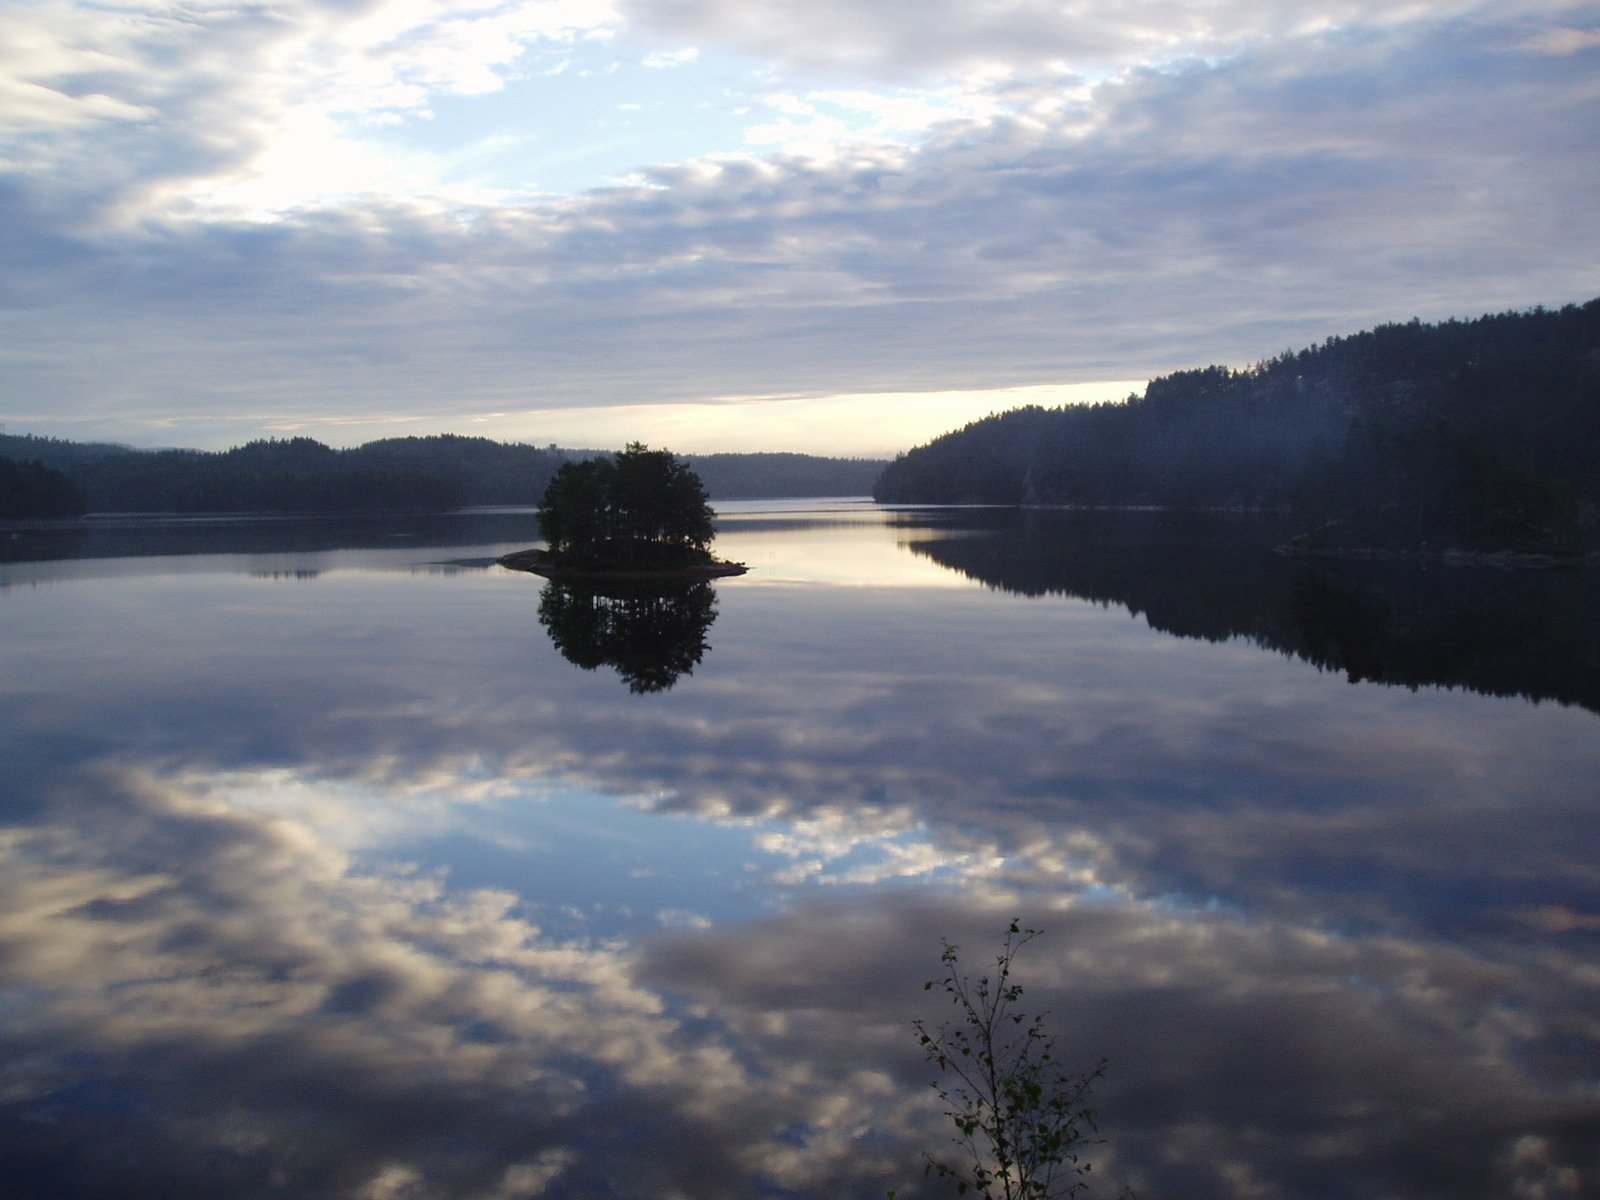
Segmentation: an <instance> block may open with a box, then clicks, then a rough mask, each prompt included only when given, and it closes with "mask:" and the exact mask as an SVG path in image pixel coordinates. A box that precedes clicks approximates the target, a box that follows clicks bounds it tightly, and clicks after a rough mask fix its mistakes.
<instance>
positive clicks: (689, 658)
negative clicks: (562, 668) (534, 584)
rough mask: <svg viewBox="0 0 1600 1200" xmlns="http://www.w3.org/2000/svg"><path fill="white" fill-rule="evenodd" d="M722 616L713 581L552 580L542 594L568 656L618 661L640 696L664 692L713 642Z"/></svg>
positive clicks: (544, 611) (589, 663) (548, 623)
mask: <svg viewBox="0 0 1600 1200" xmlns="http://www.w3.org/2000/svg"><path fill="white" fill-rule="evenodd" d="M716 619H717V596H716V592H715V591H714V590H713V589H712V587H711V585H710V584H709V583H704V582H699V583H673V584H668V583H613V584H609V585H598V584H590V583H570V582H555V581H552V582H550V583H547V584H546V585H545V588H544V591H543V593H542V594H541V595H540V597H539V623H540V624H541V625H543V626H544V627H545V629H546V630H547V631H549V634H550V640H551V641H552V642H553V643H555V647H556V649H557V650H559V651H561V656H562V657H563V658H565V659H566V660H567V661H568V662H570V663H572V664H573V665H574V666H578V667H582V668H583V669H584V670H585V671H592V670H594V669H595V668H596V667H601V666H606V667H610V668H612V670H614V671H616V673H617V674H618V675H620V676H621V677H622V679H623V681H624V682H625V683H626V684H627V685H628V690H629V691H630V692H633V693H634V694H635V695H639V694H643V693H646V692H664V691H666V690H667V689H668V688H670V687H671V686H672V685H673V684H675V683H677V682H678V677H679V676H681V675H688V674H690V673H691V672H693V670H694V669H695V667H697V666H699V665H700V660H701V658H703V657H704V656H705V652H706V651H707V650H708V649H710V644H709V643H708V642H707V641H706V631H707V630H709V629H710V628H711V623H712V622H713V621H715V620H716Z"/></svg>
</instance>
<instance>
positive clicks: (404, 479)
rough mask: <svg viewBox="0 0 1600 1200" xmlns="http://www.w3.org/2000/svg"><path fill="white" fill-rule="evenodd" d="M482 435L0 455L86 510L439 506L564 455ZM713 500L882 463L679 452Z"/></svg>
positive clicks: (762, 493) (5, 444) (855, 489)
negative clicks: (56, 479) (69, 489)
mask: <svg viewBox="0 0 1600 1200" xmlns="http://www.w3.org/2000/svg"><path fill="white" fill-rule="evenodd" d="M595 453H596V451H592V450H562V449H559V448H557V447H556V446H554V445H550V446H529V445H523V444H521V443H509V442H496V441H492V440H490V439H489V438H481V437H458V436H455V435H453V434H441V435H438V436H435V437H406V438H385V439H383V440H382V441H376V442H368V443H367V444H366V445H364V446H356V447H354V448H352V449H348V450H336V449H333V448H332V447H329V446H324V445H323V444H322V443H321V442H317V441H314V440H312V439H311V438H290V439H287V440H270V441H258V442H251V443H249V444H248V445H244V446H237V447H235V448H234V449H232V450H226V451H222V452H219V453H212V452H209V451H203V450H135V449H131V448H129V447H127V446H114V445H107V444H103V443H87V442H67V441H61V440H58V439H56V438H36V437H30V436H25V435H24V436H18V435H3V434H0V455H10V456H11V457H14V458H21V459H37V460H39V461H40V462H42V463H43V464H44V465H45V466H46V467H50V468H54V469H55V470H57V471H60V472H62V473H63V474H65V475H66V476H67V477H68V478H69V479H70V480H71V481H72V482H73V483H74V484H76V485H77V487H78V488H80V489H81V490H82V491H83V493H84V496H85V498H86V499H87V501H88V506H89V510H90V511H91V512H99V513H107V512H189V513H194V512H303V513H334V512H339V513H348V512H441V511H445V510H448V509H452V508H459V507H463V506H485V505H513V504H536V503H538V501H539V498H540V496H542V495H543V494H544V490H545V488H546V487H547V486H548V485H549V483H550V479H551V477H552V476H553V475H554V474H555V473H556V471H557V470H558V469H559V468H560V467H561V464H562V463H563V462H566V461H568V460H569V459H584V458H590V457H593V456H594V455H595ZM688 461H689V462H690V465H691V466H692V467H693V468H694V469H695V470H696V471H697V472H699V473H700V476H701V479H702V481H703V482H704V483H705V486H706V490H707V492H708V493H709V494H710V496H711V498H712V499H713V500H721V499H735V498H746V497H776V496H864V495H866V494H867V492H868V491H869V490H870V489H871V487H872V481H873V480H874V479H875V478H877V475H878V472H879V471H880V470H882V468H883V465H884V464H883V463H882V462H877V461H869V460H865V459H838V458H819V457H817V456H815V455H808V454H710V455H703V456H701V457H699V458H693V459H689V460H688Z"/></svg>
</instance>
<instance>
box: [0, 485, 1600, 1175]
mask: <svg viewBox="0 0 1600 1200" xmlns="http://www.w3.org/2000/svg"><path fill="white" fill-rule="evenodd" d="M531 527H532V521H531V518H530V517H529V516H528V514H526V513H481V514H476V515H471V516H463V517H458V518H451V519H423V518H408V519H395V520H391V521H382V522H370V523H367V524H365V525H362V526H347V525H341V524H338V523H332V522H245V523H238V522H150V521H135V520H125V521H121V522H100V523H95V524H90V525H87V526H82V527H78V528H76V529H74V530H68V531H66V532H61V531H56V532H51V533H41V532H40V531H39V530H37V529H18V530H12V531H3V532H0V539H3V544H4V545H5V547H6V549H5V550H4V552H0V560H3V561H0V630H3V637H0V748H3V759H0V761H3V763H4V767H3V770H4V785H3V790H0V1180H3V1181H4V1182H3V1184H0V1193H3V1194H4V1195H5V1196H7V1197H53V1198H66V1200H73V1198H76V1197H117V1198H119V1200H122V1198H142V1197H162V1198H163V1200H169V1198H171V1197H197V1198H206V1197H280V1196H281V1197H313V1198H316V1197H352V1198H368V1200H388V1198H394V1200H410V1198H419V1200H420V1198H433V1197H439V1198H450V1200H457V1198H460V1200H466V1198H469V1197H470V1198H479V1197H482V1198H497V1197H504V1198H510V1197H521V1196H536V1195H549V1196H557V1197H603V1196H617V1197H647V1198H648V1197H662V1198H666V1197H697V1198H700V1197H703V1198H707V1200H715V1198H721V1197H730V1198H731V1197H760V1196H770V1197H795V1198H807V1200H809V1198H811V1197H817V1198H821V1197H830V1198H833V1197H881V1196H882V1195H883V1193H884V1190H885V1189H886V1188H887V1187H891V1186H898V1187H899V1188H900V1189H901V1193H900V1194H901V1195H902V1196H922V1195H926V1196H934V1195H942V1194H946V1193H945V1192H941V1191H939V1190H937V1189H935V1188H934V1187H933V1185H932V1184H930V1183H925V1182H924V1181H923V1178H922V1171H921V1161H922V1160H921V1155H922V1152H923V1151H924V1150H925V1149H937V1148H938V1147H939V1145H940V1144H941V1142H942V1141H943V1139H944V1137H945V1134H944V1130H943V1128H942V1125H941V1121H942V1118H940V1116H939V1114H938V1112H937V1109H936V1107H935V1106H934V1105H933V1103H932V1096H931V1092H930V1091H929V1089H928V1087H927V1083H928V1080H929V1076H928V1075H927V1073H926V1071H925V1069H924V1066H923V1063H922V1062H921V1058H920V1052H919V1050H918V1048H917V1046H916V1044H915V1042H914V1039H913V1038H912V1036H911V1034H910V1030H909V1022H910V1021H911V1020H912V1019H913V1018H915V1017H918V1016H927V1017H931V1018H934V1019H938V1018H940V1017H942V1015H943V1014H942V1013H941V1012H940V1011H939V1009H938V1008H937V1006H936V1005H934V1003H933V1001H932V1000H931V999H930V997H929V995H928V994H926V993H924V991H923V990H922V986H921V984H922V981H923V980H925V979H927V978H929V977H930V976H931V975H933V974H935V973H936V972H937V969H938V954H939V940H940V938H941V937H948V938H950V939H952V940H954V941H956V942H957V943H959V944H961V945H962V946H963V947H964V948H966V949H967V950H968V951H969V952H970V955H971V958H972V959H973V961H974V962H977V961H981V959H982V958H983V957H984V955H985V954H987V953H988V952H989V951H990V949H991V948H992V947H993V946H994V944H995V942H996V940H997V937H998V935H999V933H1000V932H1001V931H1002V930H1003V928H1004V926H1005V924H1006V922H1007V921H1008V920H1009V919H1010V918H1011V917H1012V916H1013V915H1021V916H1023V917H1024V919H1025V920H1027V921H1028V922H1029V923H1031V924H1034V925H1038V926H1040V927H1042V928H1043V929H1044V930H1045V931H1046V933H1045V936H1044V937H1043V938H1042V939H1040V941H1038V942H1037V943H1035V944H1034V945H1033V946H1030V947H1029V950H1028V955H1027V957H1026V959H1025V961H1024V963H1023V972H1022V978H1023V982H1024V983H1025V984H1026V986H1027V988H1028V993H1027V995H1028V999H1029V1000H1030V1002H1035V1003H1037V1004H1038V1005H1039V1006H1044V1007H1048V1008H1050V1009H1051V1011H1052V1012H1053V1014H1054V1017H1055V1022H1056V1026H1057V1028H1058V1029H1059V1030H1060V1031H1061V1035H1062V1038H1063V1041H1064V1043H1065V1044H1066V1045H1067V1046H1069V1047H1070V1049H1071V1051H1072V1053H1073V1054H1074V1055H1075V1056H1076V1057H1077V1058H1078V1059H1079V1060H1081V1062H1082V1064H1083V1065H1084V1066H1085V1067H1087V1066H1090V1065H1092V1064H1093V1063H1094V1062H1095V1061H1097V1060H1098V1059H1099V1058H1101V1057H1104V1058H1106V1059H1107V1060H1108V1062H1109V1074H1108V1076H1107V1078H1106V1081H1105V1083H1104V1085H1103V1086H1102V1088H1101V1091H1100V1093H1099V1101H1100V1105H1099V1107H1100V1112H1101V1116H1102V1118H1103V1120H1102V1130H1103V1132H1104V1133H1105V1135H1106V1136H1107V1138H1108V1139H1109V1144H1108V1145H1107V1146H1106V1147H1104V1148H1103V1152H1102V1153H1101V1154H1100V1156H1099V1158H1098V1160H1097V1167H1096V1171H1095V1175H1096V1176H1097V1177H1098V1176H1100V1175H1101V1173H1102V1172H1103V1173H1104V1174H1105V1176H1106V1179H1105V1180H1104V1181H1102V1182H1103V1183H1113V1184H1116V1185H1120V1184H1121V1183H1124V1182H1126V1183H1131V1184H1133V1185H1134V1186H1135V1187H1136V1188H1137V1190H1138V1192H1139V1194H1140V1195H1141V1196H1143V1197H1147V1198H1155V1197H1184V1198H1195V1200H1200V1198H1208V1197H1237V1196H1261V1197H1277V1196H1283V1197H1362V1198H1372V1197H1390V1196H1393V1197H1472V1196H1484V1197H1491V1196H1492V1197H1528V1198H1537V1197H1561V1196H1584V1195H1589V1196H1593V1195H1597V1194H1600V1149H1597V1147H1600V970H1597V969H1596V966H1595V964H1596V961H1597V950H1600V867H1597V865H1596V864H1597V863H1600V783H1597V781H1600V717H1597V715H1596V711H1597V710H1600V698H1597V690H1600V687H1597V684H1600V663H1597V660H1596V654H1597V653H1600V651H1597V647H1596V639H1595V637H1594V633H1593V614H1594V613H1595V612H1596V611H1600V609H1597V603H1600V600H1597V595H1596V590H1595V582H1594V580H1593V579H1592V578H1591V577H1589V576H1586V575H1563V576H1539V577H1536V578H1530V577H1525V576H1516V575H1501V574H1498V573H1494V572H1489V573H1484V572H1481V571H1465V572H1463V571H1456V572H1451V571H1443V570H1434V571H1426V570H1422V569H1420V568H1409V569H1404V570H1402V569H1396V568H1381V569H1380V568H1378V567H1375V566H1373V565H1371V564H1367V565H1356V564H1350V565H1345V566H1343V567H1325V568H1321V569H1317V570H1312V569H1308V568H1306V567H1303V566H1296V565H1294V564H1290V563H1287V562H1284V561H1281V560H1279V559H1277V558H1275V557H1274V556H1272V555H1270V554H1267V553H1263V552H1262V551H1260V550H1259V549H1257V548H1256V545H1257V543H1256V542H1255V541H1254V540H1252V537H1251V536H1250V535H1249V532H1248V531H1240V530H1238V529H1236V528H1233V527H1230V526H1229V525H1227V524H1225V523H1223V522H1220V521H1219V520H1216V519H1199V518H1192V517H1190V518H1179V517H1174V516H1163V515H1160V514H1121V515H1106V514H1102V515H1099V516H1094V515H1091V514H1017V513H1006V512H998V511H987V512H986V511H973V510H965V511H962V510H945V511H926V512H921V513H918V512H901V513H886V512H882V511H879V510H874V509H872V508H870V507H869V506H866V505H859V504H841V503H828V504H823V505H805V504H787V505H760V504H745V505H739V506H731V507H730V509H729V510H728V511H726V512H724V514H723V516H722V522H721V528H722V533H721V537H720V539H719V542H718V550H719V552H720V553H722V554H724V555H725V556H727V557H731V558H736V559H739V560H742V561H745V562H748V563H749V564H750V565H751V567H752V571H751V573H750V574H749V575H748V576H745V577H743V578H740V579H734V580H728V581H723V582H720V583H718V584H717V585H716V586H715V589H714V593H712V594H711V595H710V596H709V597H702V598H701V601H698V602H697V603H699V604H700V607H698V608H695V609H693V611H685V610H683V609H682V608H681V607H680V608H676V609H668V610H663V609H662V608H661V607H660V605H656V606H654V607H650V606H645V607H641V606H639V605H638V604H636V603H635V602H634V601H633V600H630V599H628V598H617V597H598V598H596V597H583V596H579V597H575V598H574V597H557V598H555V600H551V599H550V598H548V597H545V596H544V594H543V588H544V585H543V583H542V581H540V580H538V579H536V578H534V577H531V576H527V575H520V574H516V573H513V572H508V571H505V570H503V569H501V568H498V567H496V566H494V565H492V560H493V558H494V556H495V555H497V554H499V553H502V552H504V551H505V550H508V549H513V548H518V547H520V546H522V545H526V544H527V543H528V540H529V538H530V536H531ZM12 533H15V534H16V536H11V535H12ZM557 601H559V603H557ZM541 612H543V614H544V619H543V621H541ZM641 631H643V632H641ZM651 631H654V632H653V633H652V632H651ZM646 634H649V636H645V635H646ZM552 635H554V636H552ZM662 641H676V642H678V643H679V644H677V645H674V646H670V647H663V650H662V653H663V656H664V657H663V658H662V659H661V660H660V661H657V662H654V663H653V664H652V663H650V662H644V661H642V660H644V659H649V658H650V656H651V655H652V653H653V650H652V646H653V645H656V644H658V643H660V642H662ZM558 643H559V649H558ZM574 659H575V660H577V662H579V663H582V664H584V665H575V662H574V661H572V660H574ZM696 660H698V661H696ZM663 664H665V665H663ZM586 666H587V668H588V669H585V667H586ZM685 667H687V668H689V669H688V670H683V668H685ZM630 680H632V681H634V682H636V683H637V682H639V681H640V680H643V681H644V683H643V685H642V686H640V687H632V688H630V686H629V682H630ZM918 1189H924V1190H922V1191H919V1190H918ZM1114 1191H1115V1187H1114V1186H1113V1187H1103V1188H1101V1189H1099V1192H1100V1194H1110V1193H1111V1192H1114Z"/></svg>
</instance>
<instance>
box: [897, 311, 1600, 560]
mask: <svg viewBox="0 0 1600 1200" xmlns="http://www.w3.org/2000/svg"><path fill="white" fill-rule="evenodd" d="M873 495H874V497H875V498H876V499H877V500H880V501H884V502H891V503H966V502H973V503H988V504H1032V503H1042V504H1085V505H1141V504H1154V505H1166V506H1174V507H1277V508H1284V509H1288V510H1291V511H1293V512H1295V513H1296V514H1297V516H1298V517H1299V519H1300V522H1301V527H1302V528H1304V529H1305V530H1306V531H1307V532H1308V534H1310V535H1311V537H1312V539H1313V540H1317V539H1320V541H1321V542H1323V543H1328V544H1333V543H1343V544H1349V545H1356V544H1360V545H1366V546H1400V545H1404V546H1409V547H1414V546H1419V545H1434V546H1458V547H1462V548H1468V549H1490V548H1508V547H1515V548H1521V549H1546V550H1561V549H1563V548H1570V547H1571V546H1572V545H1573V543H1574V542H1575V540H1576V539H1578V538H1580V536H1582V535H1583V534H1584V533H1585V532H1589V533H1592V530H1593V525H1594V513H1595V510H1596V507H1597V505H1600V299H1597V300H1591V301H1590V302H1588V303H1587V304H1584V305H1582V306H1577V305H1569V306H1567V307H1565V308H1562V309H1560V310H1559V311H1551V310H1545V309H1535V310H1533V311H1532V312H1526V313H1502V314H1499V315H1494V316H1486V317H1481V318H1478V319H1476V320H1471V321H1449V322H1445V323H1443V324H1437V325H1428V324H1423V323H1421V322H1419V321H1412V322H1410V323H1409V324H1405V325H1386V326H1382V327H1380V328H1377V329H1374V330H1371V331H1369V332H1366V333H1359V334H1355V335H1353V336H1350V337H1335V338H1329V339H1328V340H1327V341H1325V342H1323V343H1322V344H1321V345H1319V346H1313V347H1308V348H1307V349H1304V350H1300V351H1298V352H1286V353H1284V354H1282V355H1280V356H1278V357H1277V358H1274V359H1270V360H1268V361H1266V362H1263V363H1259V364H1257V365H1256V366H1253V367H1249V368H1246V369H1244V370H1237V371H1235V370H1230V369H1228V368H1226V367H1217V366H1211V367H1205V368H1202V369H1199V370H1192V371H1180V372H1178V373H1176V374H1173V375H1167V376H1163V377H1162V378H1159V379H1156V380H1153V381H1152V382H1151V383H1150V385H1149V386H1148V387H1147V388H1146V390H1145V393H1144V395H1143V396H1131V397H1129V398H1128V399H1127V400H1126V401H1122V402H1116V403H1105V404H1098V405H1091V406H1082V407H1072V408H1060V409H1042V408H1037V407H1030V408H1024V409H1017V410H1014V411H1012V412H1007V413H1002V414H999V415H996V416H992V417H988V418H986V419H984V420H982V421H977V422H974V423H973V424H971V425H968V426H966V427H965V428H964V429H961V430H958V431H956V432H954V433H950V434H946V435H945V436H943V437H941V438H938V439H936V440H935V441H933V442H930V443H929V444H927V445H926V446H922V447H919V448H917V449H915V450H912V451H911V452H910V453H908V454H906V455H903V456H902V457H900V458H899V459H897V460H896V461H895V462H893V463H891V464H890V465H889V466H888V467H887V468H886V469H885V470H884V472H883V474H882V476H880V478H879V480H878V482H877V485H876V486H875V487H874V489H873Z"/></svg>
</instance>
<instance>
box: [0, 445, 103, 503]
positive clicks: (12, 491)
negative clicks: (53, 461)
mask: <svg viewBox="0 0 1600 1200" xmlns="http://www.w3.org/2000/svg"><path fill="white" fill-rule="evenodd" d="M86 503H87V502H86V501H85V500H84V498H83V493H82V492H81V491H79V490H78V488H77V487H75V486H74V485H73V483H72V481H71V480H70V479H68V478H67V477H66V476H65V475H64V474H62V473H61V472H60V471H57V470H55V469H54V468H53V467H47V466H45V465H44V464H43V463H42V462H39V461H38V460H34V461H31V462H26V461H25V462H13V461H12V460H11V459H9V458H4V457H0V517H70V516H76V515H77V514H78V513H81V512H83V510H84V508H85V506H86Z"/></svg>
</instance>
